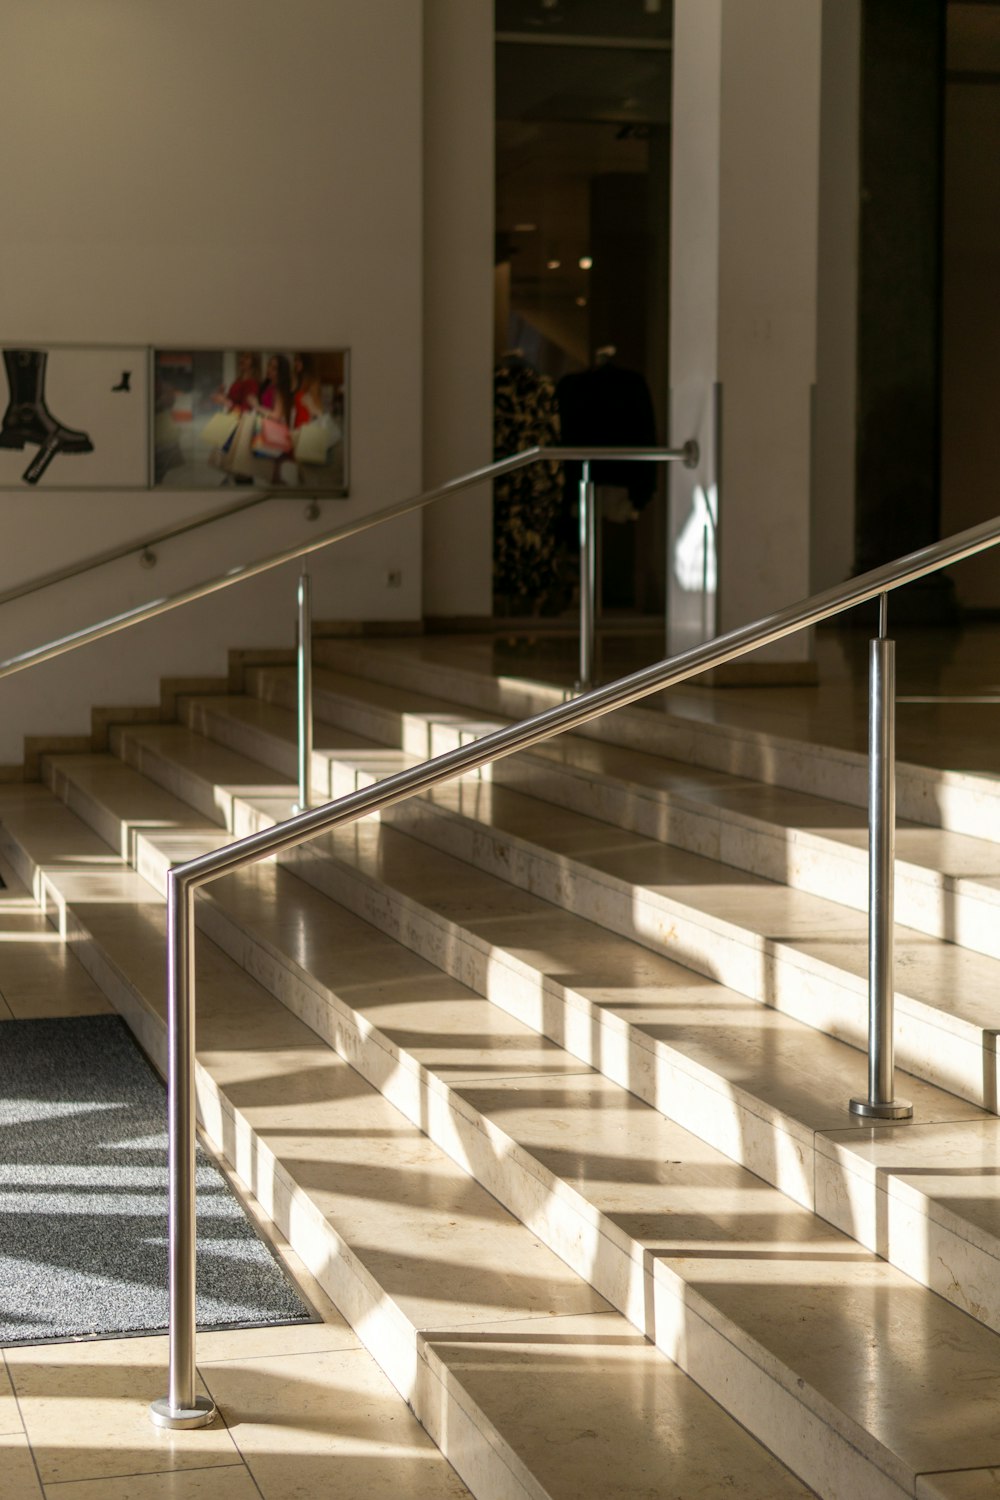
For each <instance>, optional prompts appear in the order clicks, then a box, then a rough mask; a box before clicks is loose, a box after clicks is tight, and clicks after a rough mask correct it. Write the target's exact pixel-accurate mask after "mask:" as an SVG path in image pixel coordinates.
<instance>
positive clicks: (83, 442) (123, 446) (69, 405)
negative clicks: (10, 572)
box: [0, 344, 149, 490]
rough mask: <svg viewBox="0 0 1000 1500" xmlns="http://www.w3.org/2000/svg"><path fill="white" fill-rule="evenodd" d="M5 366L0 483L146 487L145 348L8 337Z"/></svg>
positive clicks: (88, 487)
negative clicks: (47, 342)
mask: <svg viewBox="0 0 1000 1500" xmlns="http://www.w3.org/2000/svg"><path fill="white" fill-rule="evenodd" d="M3 365H4V374H5V376H6V382H7V404H6V409H5V410H4V413H3V418H2V421H0V489H21V488H23V487H24V486H25V485H28V486H39V487H40V488H42V489H60V490H91V489H145V488H147V486H148V484H149V411H148V407H147V391H148V386H149V381H148V365H149V355H148V351H147V350H146V349H144V348H135V347H122V346H116V347H110V346H109V347H107V348H103V347H83V346H77V345H63V346H58V345H49V346H47V347H41V346H39V345H37V344H36V345H33V346H32V347H27V346H26V345H25V344H18V345H17V346H16V347H14V346H8V345H6V344H5V345H4V348H3ZM0 394H2V391H0ZM32 449H33V450H34V452H32V451H31V450H32ZM26 459H27V462H26Z"/></svg>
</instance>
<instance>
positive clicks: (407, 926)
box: [54, 727, 1000, 1328]
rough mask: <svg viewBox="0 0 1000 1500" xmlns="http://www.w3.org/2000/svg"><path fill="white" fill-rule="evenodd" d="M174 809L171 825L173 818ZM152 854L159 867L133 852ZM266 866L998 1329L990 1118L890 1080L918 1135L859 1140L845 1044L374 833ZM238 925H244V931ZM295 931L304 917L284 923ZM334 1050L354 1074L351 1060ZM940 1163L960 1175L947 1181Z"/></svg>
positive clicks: (860, 1070) (251, 820)
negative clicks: (978, 1186) (973, 1187)
mask: <svg viewBox="0 0 1000 1500" xmlns="http://www.w3.org/2000/svg"><path fill="white" fill-rule="evenodd" d="M163 732H164V731H163V730H162V729H161V728H159V727H154V728H152V729H149V730H138V731H134V733H137V734H140V735H143V736H144V735H146V734H151V735H154V736H155V735H162V734H163ZM132 734H133V731H128V735H127V736H126V739H128V738H130V737H131V735H132ZM124 748H125V749H126V751H127V748H128V747H127V744H126V745H125V746H124ZM56 765H57V774H56V776H55V777H54V781H55V784H57V785H58V784H61V780H62V779H64V778H65V777H67V776H73V778H74V780H75V781H76V784H77V793H76V800H77V803H78V805H80V807H81V811H83V807H84V801H85V798H84V795H83V792H82V790H81V784H83V783H85V784H86V785H87V787H88V788H89V789H90V791H89V795H90V796H91V797H93V799H94V801H95V803H97V802H99V803H100V804H101V805H100V810H99V811H98V810H97V809H96V808H95V810H94V811H93V812H92V813H91V814H90V817H91V820H92V821H93V822H95V823H96V822H98V821H104V820H106V819H107V818H108V817H109V816H111V817H114V816H115V807H116V806H117V805H118V803H119V794H118V792H117V791H116V782H117V781H120V783H121V787H122V792H121V799H120V800H121V803H122V805H123V806H124V807H126V808H127V807H128V805H129V798H130V791H129V787H130V780H129V778H130V776H131V775H132V774H133V773H131V772H130V771H129V768H128V767H124V766H121V765H120V764H119V763H117V762H115V761H114V760H113V759H112V758H111V757H105V758H104V760H103V763H102V765H101V766H99V767H98V766H95V765H93V764H92V763H90V764H88V762H87V759H86V758H83V757H61V758H59V759H58V762H57V763H56ZM74 767H78V769H77V770H75V771H74ZM63 768H66V769H63ZM290 807H291V794H290V793H289V792H286V793H285V795H284V796H281V795H278V794H275V795H273V796H265V797H262V796H256V797H253V798H251V799H248V800H246V801H237V802H236V803H234V804H233V806H232V809H231V811H232V814H233V817H234V823H235V825H236V828H237V831H240V832H249V831H251V830H254V829H256V828H259V827H264V826H267V825H269V824H270V823H271V822H273V821H274V820H275V819H276V818H280V817H283V816H287V814H288V812H289V810H290ZM177 811H178V825H177V826H180V827H183V815H184V804H182V803H178V804H177ZM171 837H173V835H169V834H166V833H165V832H164V831H163V830H162V829H155V830H151V831H150V833H149V834H148V835H145V834H144V833H142V831H141V830H140V836H139V839H138V843H137V846H136V847H137V858H138V860H139V867H140V869H141V870H142V871H143V873H144V874H145V875H147V876H148V878H149V879H150V880H151V881H152V882H153V883H154V884H161V885H162V882H163V879H164V876H165V865H164V862H163V860H164V855H163V851H169V852H170V853H171V857H173V858H186V857H188V852H189V849H188V845H187V844H186V843H182V845H181V846H180V847H178V846H177V845H175V844H171V843H169V842H167V843H164V839H167V840H169V839H170V838H171ZM179 837H180V838H181V839H182V840H186V839H187V838H188V834H186V833H184V834H181V835H179ZM151 840H154V841H155V847H156V848H158V849H160V851H161V853H160V854H153V855H152V856H150V854H149V850H150V849H151V848H152V847H154V846H153V845H152V844H151V843H150V841H151ZM150 857H152V860H153V862H152V864H151V865H147V864H146V863H145V862H144V861H145V860H147V859H149V858H150ZM284 860H285V862H287V863H288V864H289V865H290V867H291V868H292V869H293V870H295V871H296V872H297V873H299V874H300V875H302V876H303V877H304V879H305V880H306V881H308V882H309V883H311V884H313V885H314V886H315V887H316V889H317V890H319V891H322V892H323V893H324V894H328V895H330V896H331V897H332V898H333V899H334V900H336V901H337V902H338V903H340V904H341V905H342V906H344V907H346V908H347V909H349V910H350V911H351V912H353V913H355V914H356V915H358V916H360V917H361V918H363V919H365V920H366V921H368V922H370V923H371V924H372V925H373V926H375V927H377V928H379V929H380V930H381V931H382V932H384V933H386V934H388V935H389V936H390V937H392V938H396V939H398V940H399V941H401V942H403V943H405V944H406V945H407V946H408V947H410V948H411V949H413V951H414V952H416V953H418V954H419V955H421V957H422V958H424V959H426V960H429V961H430V962H431V963H433V964H435V965H437V966H438V967H439V968H440V969H441V970H444V971H446V972H447V973H448V974H449V975H451V976H452V977H453V978H455V979H457V980H459V981H460V982H462V983H464V984H467V985H468V986H469V987H470V988H471V989H473V990H475V991H476V992H477V993H479V994H481V995H484V996H486V997H488V998H489V999H491V1000H493V1001H494V1002H495V1003H496V1004H497V1005H498V1006H499V1007H501V1008H502V1009H503V1010H504V1011H506V1012H507V1013H508V1014H509V1015H511V1016H513V1017H514V1018H515V1019H516V1020H517V1021H519V1022H521V1023H522V1024H526V1025H528V1026H531V1027H532V1028H533V1029H534V1030H536V1031H538V1032H540V1033H542V1034H543V1035H545V1036H547V1037H549V1038H551V1039H552V1040H553V1041H554V1042H556V1043H558V1044H559V1045H560V1046H561V1047H562V1048H564V1049H565V1051H566V1052H567V1053H569V1054H570V1055H572V1056H574V1057H576V1058H577V1059H579V1060H580V1061H581V1062H584V1063H588V1064H590V1065H591V1066H593V1067H594V1068H596V1069H598V1070H599V1071H600V1072H601V1073H603V1074H604V1075H605V1076H606V1077H607V1078H608V1079H610V1080H611V1081H612V1082H614V1083H617V1084H618V1085H620V1086H622V1087H624V1088H626V1089H628V1090H629V1091H630V1092H631V1093H633V1094H635V1095H636V1096H637V1098H638V1099H641V1100H642V1101H643V1102H644V1103H646V1104H647V1105H650V1106H652V1107H654V1108H655V1109H657V1110H658V1111H659V1112H661V1113H662V1114H664V1115H665V1116H667V1117H668V1118H670V1119H671V1120H673V1121H675V1122H676V1123H679V1124H681V1125H683V1126H684V1127H685V1129H687V1130H689V1131H691V1132H694V1133H695V1134H697V1135H698V1136H699V1137H700V1138H701V1139H703V1140H704V1141H705V1142H706V1143H708V1144H710V1145H712V1146H713V1147H714V1148H715V1149H717V1150H718V1151H720V1152H721V1153H723V1154H724V1155H726V1156H727V1157H729V1158H730V1159H731V1160H733V1161H735V1162H737V1163H739V1164H740V1165H742V1166H746V1167H749V1168H750V1169H752V1170H753V1171H754V1172H755V1173H756V1174H758V1175H759V1176H760V1177H761V1178H763V1179H764V1180H765V1181H766V1182H768V1183H769V1184H772V1185H774V1186H777V1187H779V1188H780V1189H781V1190H782V1191H783V1192H784V1193H785V1194H786V1195H787V1196H788V1197H791V1198H793V1199H794V1200H795V1201H796V1202H797V1203H799V1204H801V1205H803V1206H805V1207H807V1208H808V1207H815V1208H816V1209H817V1211H818V1212H819V1213H821V1214H822V1215H823V1216H824V1217H825V1218H826V1219H828V1220H829V1221H830V1222H831V1223H833V1224H835V1225H837V1226H838V1227H839V1228H841V1229H842V1230H843V1231H844V1232H846V1233H848V1234H850V1235H852V1236H853V1237H854V1238H855V1239H857V1240H858V1241H859V1242H861V1243H863V1244H864V1245H865V1246H866V1247H868V1248H869V1249H874V1250H877V1251H878V1253H879V1254H881V1255H883V1256H885V1257H886V1258H888V1259H889V1260H891V1261H892V1263H893V1264H895V1265H897V1266H899V1267H900V1268H901V1269H903V1270H905V1271H907V1272H908V1273H909V1274H910V1275H912V1276H914V1277H915V1278H916V1279H917V1280H919V1281H920V1282H921V1283H922V1284H925V1285H927V1286H930V1287H933V1288H934V1289H935V1290H937V1291H939V1292H941V1293H942V1294H943V1295H944V1296H946V1297H948V1298H949V1300H951V1301H953V1302H955V1304H956V1305H957V1306H959V1307H962V1308H964V1309H966V1310H967V1311H971V1312H973V1313H974V1315H975V1316H976V1317H978V1318H980V1319H981V1320H982V1321H984V1322H986V1323H988V1324H989V1326H991V1327H994V1328H1000V1290H997V1291H994V1288H995V1287H998V1286H1000V1283H998V1280H997V1277H996V1271H997V1262H998V1260H1000V1211H998V1210H997V1208H996V1207H995V1205H994V1203H993V1201H992V1198H991V1196H990V1195H989V1194H988V1193H981V1194H978V1195H977V1194H970V1193H969V1192H968V1181H967V1179H969V1178H971V1177H975V1176H977V1175H982V1174H983V1172H984V1162H988V1161H989V1160H991V1153H992V1152H993V1151H994V1150H995V1148H996V1145H997V1143H998V1142H1000V1121H998V1120H997V1118H996V1117H995V1116H994V1115H987V1114H985V1113H984V1112H983V1111H981V1110H979V1109H976V1108H975V1107H974V1106H972V1105H970V1104H968V1103H966V1102H964V1101H962V1100H959V1099H957V1098H956V1097H955V1096H954V1095H952V1094H950V1093H946V1092H944V1091H943V1090H939V1089H935V1088H933V1087H931V1086H930V1085H928V1084H926V1083H924V1082H922V1081H921V1080H920V1079H917V1078H913V1077H908V1076H905V1075H902V1074H901V1075H900V1080H899V1089H900V1092H901V1093H904V1094H905V1096H906V1097H909V1098H911V1099H912V1100H913V1102H914V1104H915V1108H916V1120H917V1124H915V1125H914V1124H909V1125H907V1124H904V1125H897V1126H884V1127H880V1128H879V1129H877V1130H873V1129H872V1128H871V1127H870V1126H867V1125H865V1124H863V1123H862V1122H860V1121H858V1120H856V1119H855V1118H854V1117H853V1116H851V1115H849V1114H848V1113H847V1111H846V1102H847V1100H848V1098H850V1097H851V1095H852V1094H857V1093H862V1092H863V1091H864V1085H865V1060H864V1057H863V1056H862V1054H861V1053H859V1052H858V1051H856V1050H855V1049H854V1048H851V1047H849V1046H846V1045H845V1044H844V1043H842V1042H838V1041H836V1040H834V1039H832V1038H830V1037H826V1036H823V1035H822V1034H819V1033H817V1032H815V1031H814V1030H812V1029H811V1028H809V1027H807V1026H804V1025H803V1024H801V1023H800V1022H796V1021H795V1020H794V1019H792V1018H790V1017H788V1016H784V1015H782V1014H781V1013H780V1012H775V1011H773V1010H768V1009H766V1008H763V1007H761V1006H759V1005H757V1004H755V1003H754V1002H752V1001H750V1000H748V999H747V998H746V997H744V996H741V995H738V994H736V993H735V992H733V991H729V990H726V989H724V988H723V987H721V986H718V985H712V986H706V985H705V983H704V981H702V980H696V979H693V977H692V975H691V974H690V973H689V972H688V971H686V970H684V969H683V968H680V967H678V966H677V965H675V964H673V963H672V962H670V961H669V960H667V959H664V958H659V957H657V956H655V955H653V954H649V953H645V952H644V951H643V950H637V949H636V948H635V946H634V945H633V944H630V943H628V942H627V941H626V940H624V939H621V938H615V937H613V936H609V935H608V934H605V933H600V932H599V931H598V930H597V929H595V928H593V927H592V926H590V925H589V924H587V923H586V922H583V921H581V920H580V919H579V918H577V917H574V916H572V915H570V914H567V913H563V912H559V911H557V910H556V909H554V908H553V907H552V906H550V905H549V904H548V903H546V902H544V901H541V900H539V899H537V898H534V897H531V896H526V895H525V893H523V892H518V891H513V890H511V889H510V888H509V887H507V886H504V885H502V884H501V883H499V882H497V881H496V880H495V879H494V878H492V877H490V876H487V875H483V874H482V873H481V872H479V871H476V870H474V869H472V868H471V867H469V866H468V865H465V864H463V863H460V862H458V861H455V860H453V859H451V858H450V857H449V856H446V855H442V854H440V853H438V851H436V850H432V849H428V848H426V847H423V846H421V845H420V844H416V843H414V841H413V840H411V839H409V838H408V837H407V836H406V835H403V834H400V833H399V832H397V831H396V830H395V829H393V828H390V827H385V826H379V824H378V823H376V822H375V821H373V820H367V821H365V822H363V823H360V824H356V825H354V826H353V827H351V828H348V829H344V830H342V831H341V832H339V833H338V834H336V835H335V836H332V837H328V838H327V839H324V840H321V841H317V842H316V843H314V844H312V845H310V846H308V847H307V848H303V849H300V850H296V851H291V852H290V854H289V855H287V856H284ZM226 884H227V883H226V882H221V883H219V885H218V886H216V887H214V889H215V890H219V891H221V890H223V889H224V888H225V887H226ZM316 921H317V922H319V923H320V925H322V919H321V918H319V917H318V916H317V918H316ZM247 925H248V926H249V928H250V929H251V930H253V927H254V924H253V922H249V923H248V924H247ZM210 930H211V931H212V935H213V937H215V938H216V939H217V940H219V941H220V942H224V945H225V946H227V949H228V951H231V952H233V953H234V955H241V956H243V955H245V953H246V952H247V951H248V950H247V948H246V940H244V939H242V938H239V939H234V938H233V937H231V936H230V938H228V939H226V940H223V938H222V937H220V934H219V931H218V930H217V929H216V928H214V927H213V928H211V929H210ZM302 930H306V924H305V923H304V922H300V923H299V924H298V926H297V928H296V931H302ZM308 930H310V931H311V930H313V926H312V925H310V926H309V929H308ZM241 945H242V946H241ZM251 949H252V945H251ZM242 961H245V962H248V964H249V966H250V969H251V972H252V973H254V974H255V975H257V976H258V977H259V976H260V974H261V973H263V972H264V970H265V969H268V968H269V965H270V966H271V967H273V964H272V961H271V960H270V959H268V958H267V957H265V958H261V957H260V956H259V955H257V956H254V957H253V958H252V959H246V958H245V956H243V958H242ZM346 1055H347V1056H348V1057H349V1058H350V1060H351V1061H353V1062H357V1055H356V1053H355V1052H353V1051H350V1050H349V1051H348V1052H347V1053H346ZM359 1066H360V1064H359ZM373 1081H375V1080H373ZM915 1160H917V1161H919V1162H920V1171H916V1170H915V1169H914V1165H913V1163H914V1161H915ZM952 1161H958V1162H960V1163H961V1165H960V1166H958V1167H957V1168H956V1169H955V1173H954V1174H953V1173H952V1170H951V1166H950V1163H951V1162H952ZM985 1170H986V1177H987V1180H989V1169H988V1168H987V1169H985ZM921 1172H923V1173H924V1174H926V1181H924V1180H922V1178H921ZM959 1189H960V1192H959V1191H958V1190H959ZM956 1268H958V1269H957V1270H956Z"/></svg>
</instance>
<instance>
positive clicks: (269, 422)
mask: <svg viewBox="0 0 1000 1500" xmlns="http://www.w3.org/2000/svg"><path fill="white" fill-rule="evenodd" d="M291 451H292V434H291V431H290V430H289V427H288V424H287V423H286V422H279V421H278V419H277V418H276V417H261V419H260V424H259V426H258V429H257V433H256V435H255V437H254V443H253V453H254V457H255V458H284V457H285V456H286V455H287V454H289V453H291Z"/></svg>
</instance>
